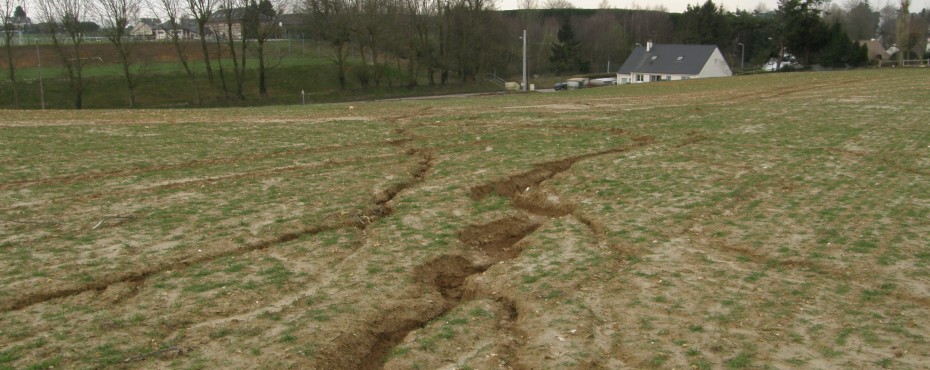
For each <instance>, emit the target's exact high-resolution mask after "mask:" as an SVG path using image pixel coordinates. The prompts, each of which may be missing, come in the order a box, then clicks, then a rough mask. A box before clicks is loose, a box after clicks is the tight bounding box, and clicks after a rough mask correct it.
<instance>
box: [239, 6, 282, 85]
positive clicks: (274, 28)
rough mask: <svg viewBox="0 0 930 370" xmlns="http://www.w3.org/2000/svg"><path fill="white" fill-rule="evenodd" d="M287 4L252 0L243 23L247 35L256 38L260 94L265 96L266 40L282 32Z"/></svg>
mask: <svg viewBox="0 0 930 370" xmlns="http://www.w3.org/2000/svg"><path fill="white" fill-rule="evenodd" d="M285 6H286V5H285V3H284V2H283V1H271V0H260V1H256V0H250V1H249V6H248V10H247V12H246V19H245V24H243V32H245V35H246V37H249V38H254V39H255V44H256V49H257V50H256V51H257V53H258V94H259V95H260V96H263V97H264V96H268V85H267V77H266V75H265V71H266V66H265V42H266V41H268V39H270V38H272V37H277V36H278V35H280V34H281V26H280V22H281V13H282V12H283V11H284V8H285Z"/></svg>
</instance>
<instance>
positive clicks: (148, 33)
mask: <svg viewBox="0 0 930 370" xmlns="http://www.w3.org/2000/svg"><path fill="white" fill-rule="evenodd" d="M159 23H161V21H159V20H158V19H156V18H139V20H138V21H136V23H134V24H133V25H132V29H131V30H130V31H129V35H130V36H132V37H135V38H138V39H145V40H154V39H155V33H156V30H157V29H158V24H159Z"/></svg>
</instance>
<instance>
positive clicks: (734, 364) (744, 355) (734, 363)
mask: <svg viewBox="0 0 930 370" xmlns="http://www.w3.org/2000/svg"><path fill="white" fill-rule="evenodd" d="M752 358H753V354H751V353H748V352H740V353H739V354H737V355H736V356H734V357H731V358H729V359H727V360H726V361H724V362H723V364H724V365H726V367H727V369H746V368H748V367H750V366H752Z"/></svg>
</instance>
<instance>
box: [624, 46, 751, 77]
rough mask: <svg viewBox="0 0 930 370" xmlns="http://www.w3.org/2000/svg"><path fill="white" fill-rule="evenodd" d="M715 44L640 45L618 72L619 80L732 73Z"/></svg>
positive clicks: (723, 75)
mask: <svg viewBox="0 0 930 370" xmlns="http://www.w3.org/2000/svg"><path fill="white" fill-rule="evenodd" d="M732 75H733V72H732V71H730V66H729V65H727V61H726V60H724V59H723V54H722V53H720V49H719V48H717V46H714V45H680V44H653V43H652V42H648V43H646V46H645V47H644V46H638V47H636V49H634V50H633V53H632V54H630V57H629V58H627V59H626V62H623V65H622V66H620V70H619V71H618V72H617V83H618V84H628V83H643V82H655V81H674V80H687V79H691V78H708V77H727V76H732Z"/></svg>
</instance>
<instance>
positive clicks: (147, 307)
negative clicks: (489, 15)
mask: <svg viewBox="0 0 930 370" xmlns="http://www.w3.org/2000/svg"><path fill="white" fill-rule="evenodd" d="M928 86H930V77H928V75H927V74H926V71H925V70H923V69H881V70H879V69H873V70H859V71H841V72H820V73H790V74H766V75H756V76H744V77H733V78H726V79H707V80H689V81H676V82H663V83H656V84H645V85H636V86H632V85H628V86H618V87H610V88H596V89H587V90H578V91H571V92H559V93H533V94H507V95H494V96H478V97H469V98H455V99H432V100H401V101H383V102H369V103H365V102H357V103H341V104H315V105H306V106H275V107H261V108H228V109H173V110H99V111H78V112H75V111H54V110H52V111H11V110H7V111H2V114H3V115H4V120H3V122H2V123H0V133H2V134H0V208H2V212H0V369H2V368H48V367H49V366H54V367H56V368H101V367H104V368H106V367H127V368H202V367H208V368H229V367H249V368H275V369H277V368H320V369H359V368H361V369H380V368H388V369H410V368H423V369H432V368H443V367H445V368H472V369H490V368H500V367H504V368H508V367H509V368H514V369H533V368H611V369H614V368H695V369H711V368H727V369H739V368H823V369H828V368H883V367H884V368H903V369H910V368H913V369H917V368H925V367H926V364H927V363H930V350H928V348H930V343H928V340H930V324H928V322H927V320H926V318H927V317H930V238H928V237H927V235H930V223H928V222H927V219H930V186H928V182H927V176H928V175H930V124H927V123H926V117H927V116H928V113H930V108H928V107H927V104H926V102H927V101H930V89H928V88H927V87H928Z"/></svg>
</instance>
